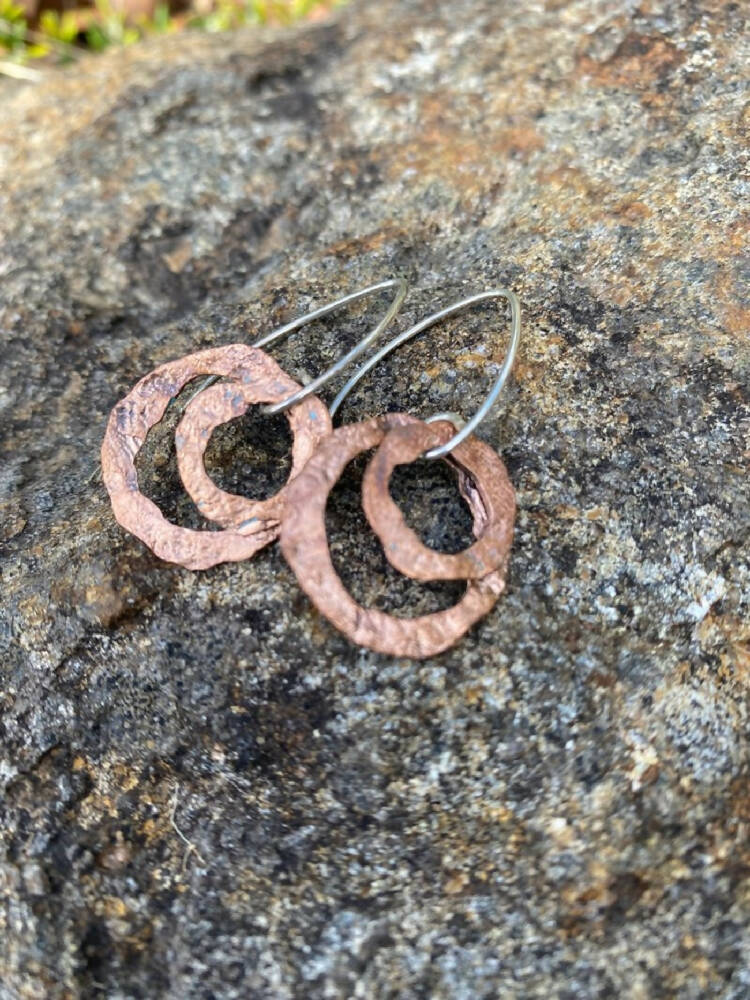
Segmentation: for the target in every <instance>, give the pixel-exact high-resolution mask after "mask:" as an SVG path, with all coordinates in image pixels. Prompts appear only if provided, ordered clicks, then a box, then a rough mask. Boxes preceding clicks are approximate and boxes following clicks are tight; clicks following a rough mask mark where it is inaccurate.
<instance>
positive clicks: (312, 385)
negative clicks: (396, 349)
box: [253, 278, 408, 415]
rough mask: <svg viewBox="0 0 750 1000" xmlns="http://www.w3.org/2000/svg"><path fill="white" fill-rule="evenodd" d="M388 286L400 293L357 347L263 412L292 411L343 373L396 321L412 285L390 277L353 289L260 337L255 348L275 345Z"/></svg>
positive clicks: (266, 407)
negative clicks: (317, 320) (303, 327)
mask: <svg viewBox="0 0 750 1000" xmlns="http://www.w3.org/2000/svg"><path fill="white" fill-rule="evenodd" d="M386 288H395V289H396V294H395V296H394V298H393V301H392V302H391V304H390V306H389V307H388V311H387V312H386V314H385V315H384V316H383V318H382V319H381V320H380V322H379V323H378V324H377V325H376V326H374V327H373V328H372V330H370V332H369V333H368V334H366V335H365V336H364V337H363V338H362V339H361V340H360V341H359V342H358V343H357V344H355V345H354V347H353V348H352V349H351V350H350V351H348V352H347V353H346V354H345V355H344V356H343V357H342V358H339V360H338V361H336V362H335V363H334V364H332V365H331V367H330V368H328V369H326V371H324V372H323V373H322V375H318V377H317V378H314V379H313V380H312V382H309V383H308V384H307V385H305V386H303V387H302V388H301V389H298V390H297V392H295V393H293V394H292V395H291V396H287V398H286V399H282V400H281V401H280V402H278V403H273V404H269V405H268V406H264V407H262V408H261V411H262V412H263V413H266V414H269V415H271V414H274V413H283V412H284V411H285V410H288V409H289V407H290V406H294V405H295V403H299V402H300V400H303V399H305V398H306V397H307V396H310V395H312V393H314V392H315V391H316V390H317V389H319V388H320V387H321V386H322V385H325V383H326V382H328V380H329V379H331V378H333V377H334V375H338V373H339V372H341V371H343V370H344V368H346V367H347V365H349V364H350V363H351V362H352V361H354V360H355V358H358V357H359V356H360V354H362V352H363V351H365V350H366V349H367V348H368V347H369V346H370V344H372V343H373V342H374V341H375V340H377V339H378V337H379V336H380V334H381V333H382V332H383V331H384V330H385V328H386V327H387V326H388V325H389V324H390V322H391V321H392V320H393V317H394V316H395V315H396V313H397V312H398V311H399V309H400V308H401V304H402V302H403V301H404V299H405V298H406V292H407V290H408V285H407V283H406V281H405V280H404V278H389V279H388V280H387V281H379V282H378V283H377V284H375V285H369V286H368V287H367V288H361V289H360V290H359V291H357V292H352V293H351V294H350V295H344V296H342V298H340V299H336V301H335V302H329V303H328V304H327V305H325V306H321V307H320V308H319V309H313V310H312V312H309V313H306V314H305V315H304V316H300V317H298V318H297V319H294V320H292V321H291V322H290V323H286V324H285V325H284V326H280V327H278V329H276V330H272V331H271V332H270V333H267V334H266V335H265V337H261V338H260V340H256V342H255V343H254V344H253V347H265V346H266V345H267V344H272V343H273V342H274V341H276V340H279V339H280V338H281V337H285V336H286V335H287V334H289V333H292V331H293V330H298V329H299V328H300V327H301V326H305V325H306V324H307V323H312V321H313V320H316V319H320V318H321V316H327V315H328V313H331V312H333V311H334V310H336V309H339V308H340V307H341V306H345V305H348V304H349V303H350V302H356V301H357V300H358V299H363V298H364V297H365V296H366V295H369V294H370V293H371V292H379V291H382V290H383V289H386Z"/></svg>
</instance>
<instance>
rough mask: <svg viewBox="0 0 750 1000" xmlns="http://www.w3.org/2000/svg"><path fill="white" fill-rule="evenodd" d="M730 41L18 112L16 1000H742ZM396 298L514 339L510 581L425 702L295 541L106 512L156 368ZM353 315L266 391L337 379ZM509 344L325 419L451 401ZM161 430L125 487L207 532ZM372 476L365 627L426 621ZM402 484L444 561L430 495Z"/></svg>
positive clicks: (749, 675) (342, 540) (3, 952)
mask: <svg viewBox="0 0 750 1000" xmlns="http://www.w3.org/2000/svg"><path fill="white" fill-rule="evenodd" d="M742 18H743V7H742V5H741V4H737V3H721V2H717V0H705V2H701V0H682V2H679V0H678V2H674V3H672V2H663V3H661V4H660V3H659V2H658V0H646V2H645V3H640V4H639V5H636V4H635V3H631V2H625V3H616V2H606V0H580V2H575V3H570V4H566V3H561V2H558V0H549V2H547V3H546V4H545V3H537V4H532V3H511V2H509V0H506V2H496V0H474V2H470V0H452V2H450V3H447V2H446V3H435V2H434V0H403V2H393V0H384V2H379V3H371V4H367V3H361V4H360V5H359V6H354V7H352V8H348V9H344V10H342V11H341V12H340V13H339V14H338V15H337V20H335V21H333V22H331V23H324V24H321V25H314V26H307V27H305V28H303V29H301V30H298V31H295V32H294V33H290V34H287V35H272V34H267V35H266V34H261V33H258V34H256V33H251V34H247V35H245V34H237V35H233V36H230V37H220V38H214V37H199V36H189V37H188V36H183V37H181V38H179V39H177V40H175V39H164V40H162V41H158V42H155V43H154V44H153V45H147V46H143V47H136V48H134V49H132V50H129V51H127V52H123V53H116V54H113V55H108V56H104V57H101V58H96V59H91V60H84V61H82V62H81V63H80V64H79V65H78V66H77V67H75V68H72V69H68V70H65V71H60V72H59V73H55V74H53V75H51V77H50V78H49V79H48V80H47V81H45V82H44V83H42V84H41V85H39V86H36V87H25V86H23V85H15V84H13V85H8V86H5V87H4V89H3V90H2V91H0V101H2V118H3V128H2V131H1V132H0V148H1V149H2V156H3V158H4V163H5V166H4V167H3V168H2V175H1V176H0V219H2V222H1V223H0V228H1V229H2V236H3V242H2V248H1V250H0V275H1V278H0V327H1V329H2V336H3V350H2V360H3V364H2V367H0V385H2V397H1V399H2V406H3V410H2V431H3V433H2V463H0V477H1V481H2V489H3V493H2V505H3V506H2V519H1V522H0V523H1V525H2V534H3V536H4V541H3V554H2V592H1V597H0V600H1V601H2V616H1V618H0V622H1V627H2V632H1V635H2V640H1V641H2V650H1V656H2V663H1V666H0V669H1V670H2V684H1V685H0V688H1V692H0V698H1V699H2V701H1V702H0V704H1V705H2V709H1V711H2V716H1V731H2V737H1V739H2V744H1V746H0V778H1V780H2V783H3V797H2V806H1V808H2V817H1V818H2V838H3V842H4V851H5V853H4V855H3V861H2V869H1V870H2V900H3V905H2V907H1V908H0V942H1V944H0V965H1V966H2V971H1V972H0V981H1V982H2V986H0V996H2V1000H11V998H12V1000H16V998H19V997H20V998H34V1000H37V998H40V997H45V998H46V997H49V998H53V1000H57V998H76V997H99V996H107V997H112V998H131V997H132V998H136V997H138V998H154V997H167V998H170V1000H191V998H201V1000H204V998H205V1000H208V998H210V997H215V998H234V997H237V998H240V997H242V998H248V997H250V998H263V1000H265V998H274V1000H275V998H279V1000H284V998H292V997H294V998H296V997H304V998H311V1000H317V998H321V1000H322V998H349V997H357V998H371V997H377V998H381V997H382V998H386V997H388V998H399V1000H401V998H404V1000H405V998H428V997H429V998H451V1000H455V998H461V1000H464V998H466V1000H474V998H487V1000H489V998H505V997H522V998H535V997H539V998H541V997H544V998H549V997H554V998H556V1000H573V998H575V1000H593V998H600V997H617V998H627V1000H652V998H656V997H658V998H661V997H679V998H680V1000H693V998H695V1000H698V998H701V1000H702V998H706V997H711V998H717V997H718V998H722V1000H744V998H747V997H748V996H749V995H750V971H748V970H750V935H749V934H748V931H747V925H748V917H749V916H750V913H749V912H748V911H749V907H750V879H749V876H750V848H748V831H749V829H750V794H749V793H748V768H749V754H748V736H747V724H748V712H747V707H748V706H747V697H748V686H749V685H750V660H749V657H748V609H747V603H746V601H747V594H748V589H750V588H749V582H750V581H749V576H748V522H749V518H748V499H747V495H748V490H747V457H748V456H747V450H746V449H747V444H746V440H747V439H746V438H744V439H743V436H742V426H741V421H742V419H743V417H746V416H747V413H748V409H747V401H746V400H747V397H746V390H747V383H748V348H747V342H746V339H745V338H746V331H747V325H748V324H747V321H748V311H747V310H748V305H747V300H746V299H743V294H745V293H746V290H747V284H746V283H743V266H744V265H746V261H747V258H746V257H745V258H743V247H744V240H745V238H746V235H747V229H748V224H747V217H746V216H745V217H743V215H742V209H743V205H744V206H746V205H747V186H746V183H745V182H746V179H747V173H746V168H747V163H746V161H744V160H743V153H744V151H746V149H747V145H746V134H743V128H744V127H745V126H746V123H747V118H746V112H745V111H744V109H743V97H742V82H743V79H745V78H746V69H747V61H748V54H747V51H746V50H745V51H743V44H744V42H746V41H747V38H748V33H747V30H746V26H743V23H742ZM743 40H744V42H743ZM743 116H744V117H743ZM743 171H745V172H744V173H743ZM397 272H402V273H404V274H406V275H407V276H408V277H409V278H410V279H411V280H412V281H413V282H414V284H415V290H414V291H413V292H412V294H411V295H410V298H409V300H408V303H407V307H406V308H405V310H404V313H402V316H401V317H400V318H399V320H398V325H401V324H403V323H406V322H408V321H411V320H413V319H414V318H415V317H417V316H419V315H421V314H423V312H424V311H425V310H428V309H430V308H432V307H434V306H437V305H440V304H443V303H447V302H449V301H451V300H452V299H453V298H454V297H455V296H457V295H460V294H464V293H466V292H469V291H474V290H480V289H482V288H484V287H486V286H487V285H490V284H496V283H499V282H506V283H508V284H510V285H511V286H512V287H513V288H515V289H516V290H517V291H518V292H519V293H520V295H521V297H522V300H523V302H524V306H525V331H526V332H525V339H524V342H523V346H522V350H521V357H520V361H519V364H518V368H517V378H516V380H515V382H514V384H513V386H512V387H511V389H510V390H509V391H508V392H507V393H506V394H505V397H504V402H503V405H502V406H500V407H499V408H498V410H497V412H496V413H495V414H494V416H493V418H492V419H491V420H489V421H488V422H487V424H486V425H484V427H483V432H482V433H483V436H484V437H485V439H486V440H488V441H491V442H494V443H496V445H497V446H498V447H499V448H500V450H501V452H502V454H503V456H504V457H505V459H506V461H507V462H508V465H509V468H510V470H511V475H512V478H513V480H514V483H515V485H516V488H517V491H518V500H519V517H518V530H517V534H516V541H515V543H514V549H513V556H512V562H511V572H510V583H509V590H508V593H507V595H506V596H505V597H504V598H503V599H502V600H501V601H500V603H499V605H498V606H497V608H496V609H495V610H494V611H493V612H492V613H491V615H490V616H488V618H487V619H486V620H485V621H484V622H483V623H482V624H480V625H479V626H478V627H477V628H475V629H474V630H473V632H472V633H471V634H470V636H469V637H468V638H467V639H466V640H465V641H464V642H463V643H462V644H461V645H460V646H459V647H458V648H457V649H456V650H454V651H452V652H450V653H447V654H444V655H442V656H440V657H437V658H435V659H434V660H432V661H428V662H425V663H421V664H416V663H413V662H409V661H406V660H393V659H389V658H388V657H382V656H377V655H374V654H370V653H367V652H360V651H358V650H357V649H354V648H352V647H351V646H349V645H348V643H347V642H346V641H345V640H344V639H343V638H342V637H340V636H339V635H338V634H336V633H335V632H334V631H333V630H332V629H331V628H330V627H329V626H328V624H327V622H326V621H325V620H322V619H320V618H319V617H317V616H316V615H315V614H314V613H313V611H312V610H311V608H310V606H309V604H308V602H307V601H306V599H305V598H304V597H303V596H302V595H301V594H300V592H299V590H298V588H297V587H296V585H295V583H294V580H293V578H292V575H291V573H290V572H289V570H288V569H287V568H286V566H285V565H284V563H283V560H282V558H281V556H280V553H279V551H278V547H277V546H273V547H271V548H269V549H268V550H266V551H264V552H262V553H260V554H259V555H258V556H257V557H256V558H255V559H254V560H253V561H252V562H248V563H245V564H242V565H239V566H220V567H217V568H215V569H213V570H210V571H207V572H204V573H190V572H187V571H181V570H179V569H176V568H174V567H173V566H169V565H165V564H162V563H160V562H158V560H156V559H155V558H154V557H153V556H152V555H151V553H149V552H148V551H147V550H146V549H145V548H144V547H143V546H142V545H141V544H140V543H139V542H137V541H136V540H134V539H133V538H131V537H129V536H127V535H125V534H124V533H123V532H122V530H121V529H120V528H119V527H118V526H117V525H116V523H115V522H114V519H113V517H112V515H111V512H110V509H109V505H108V503H107V499H106V496H105V494H104V490H103V488H102V485H101V483H100V482H99V481H98V479H97V461H98V453H99V445H100V442H101V437H102V434H103V432H104V426H105V422H106V418H107V414H108V412H109V410H110V408H111V406H112V405H113V404H114V403H115V401H116V400H117V399H119V398H120V397H121V396H122V395H123V394H124V393H125V392H126V391H127V389H128V388H129V387H130V386H131V385H132V384H133V383H134V382H135V381H136V379H137V378H138V377H139V376H140V375H142V374H143V373H145V372H146V371H148V370H149V369H150V368H152V367H154V366H155V365H157V364H159V363H160V362H162V361H165V360H167V359H169V358H174V357H177V356H179V355H180V354H184V353H187V352H189V351H195V350H197V349H199V348H201V347H205V346H210V345H214V344H223V343H230V342H233V341H237V340H242V339H250V338H251V337H252V336H253V333H254V331H255V330H267V329H269V328H270V327H271V325H272V324H273V323H275V322H278V321H281V320H283V319H286V318H290V317H292V316H294V315H296V314H297V313H298V311H300V310H303V309H307V308H309V307H310V306H311V305H313V304H317V303H320V302H323V301H326V300H327V299H328V298H330V297H332V296H334V295H337V294H340V293H343V292H345V291H348V290H352V289H354V288H355V287H357V286H358V285H361V284H365V283H370V282H372V281H374V280H376V279H378V278H382V277H386V276H388V275H391V274H394V273H397ZM744 277H745V278H746V277H747V275H746V273H745V275H744ZM377 306H378V308H379V307H380V304H379V303H378V304H377ZM374 307H375V303H373V304H372V306H371V307H368V304H367V303H365V304H363V307H362V309H358V310H357V311H356V315H355V317H354V319H351V320H347V321H346V322H339V323H336V322H332V323H331V324H328V325H327V326H326V328H325V329H326V331H327V332H325V334H324V335H320V336H316V337H315V338H314V337H313V336H312V333H313V332H315V331H312V332H311V336H310V337H307V338H306V337H302V336H297V337H294V338H292V339H291V340H290V342H289V343H288V344H287V345H285V346H284V347H281V348H279V349H278V350H274V351H273V354H274V356H275V357H277V358H278V359H279V360H280V362H281V363H282V364H283V365H284V367H285V368H286V370H288V371H289V372H290V374H292V375H293V376H295V377H302V376H304V374H305V372H307V373H308V374H313V373H314V372H316V371H318V370H320V368H321V366H322V365H323V364H324V363H327V362H329V361H330V360H332V358H333V356H334V354H335V351H336V346H337V338H339V337H344V336H346V337H347V338H351V337H352V336H354V334H355V333H356V332H357V331H359V330H364V329H365V324H366V323H367V322H368V319H371V318H372V316H373V315H374ZM384 307H385V303H383V308H384ZM494 315H495V314H493V312H492V311H491V310H490V309H487V310H484V311H481V312H478V313H477V314H476V315H474V316H472V317H469V318H467V319H466V320H465V321H461V322H458V321H457V322H456V323H453V324H449V325H446V326H445V327H441V328H439V329H436V330H434V331H431V332H430V333H429V334H427V335H425V337H424V338H423V339H421V340H420V341H419V342H416V343H414V344H413V345H411V346H410V347H409V348H408V349H404V350H403V351H401V352H399V353H398V354H397V355H395V356H394V357H393V359H392V360H391V359H389V363H388V364H387V365H386V366H385V367H384V368H383V369H382V370H381V371H380V372H379V373H378V376H377V377H372V378H369V379H368V380H367V381H366V382H364V383H363V384H362V387H361V391H359V392H358V394H356V395H355V397H354V398H353V399H352V400H351V402H350V403H349V404H348V406H347V407H346V412H345V413H344V414H343V418H344V419H354V418H356V417H357V416H364V415H370V414H373V413H376V412H378V411H379V410H381V409H391V410H392V409H396V408H398V407H402V408H404V409H410V410H412V411H413V412H416V413H419V414H426V413H428V412H430V411H431V410H433V409H437V410H443V409H455V408H457V407H458V408H461V409H465V410H470V408H471V406H472V405H474V404H475V403H476V402H477V401H479V399H480V398H481V397H482V394H483V392H484V391H485V389H486V386H487V382H488V379H489V377H490V375H491V373H492V372H493V371H494V370H496V365H497V363H498V361H499V359H500V358H501V356H502V351H503V337H504V333H503V330H502V326H501V324H499V323H498V322H496V321H495V319H494V318H493V316H494ZM348 342H351V340H348ZM329 398H330V397H329ZM175 409H176V408H175ZM170 420H171V423H170ZM170 420H167V421H166V425H165V426H161V427H160V428H159V429H158V432H157V433H155V434H153V435H152V437H153V441H152V440H151V439H149V442H148V444H147V446H146V448H145V452H146V454H145V455H144V457H143V461H142V462H141V463H140V466H139V468H140V469H141V475H142V481H143V483H144V488H145V489H147V490H148V491H149V495H151V496H152V497H154V498H155V499H158V500H159V502H160V503H161V504H162V507H163V509H164V510H165V512H167V513H168V514H169V515H170V516H179V517H180V519H181V522H182V523H187V524H196V525H198V524H200V521H199V520H198V519H197V515H195V514H194V513H193V512H192V509H191V505H190V503H189V501H187V500H186V499H185V498H184V496H183V495H182V494H181V492H180V491H179V489H178V484H177V479H176V475H175V469H174V454H173V448H172V446H171V444H170V433H171V430H170V428H173V427H174V423H175V421H176V413H175V412H173V413H172V415H171V416H170ZM288 443H289V442H288V434H287V432H286V430H285V421H284V418H283V417H279V418H274V419H273V420H266V421H264V420H262V419H261V418H259V417H253V418H242V420H240V421H239V422H237V423H236V424H233V425H231V426H230V427H228V428H227V429H226V430H225V431H224V432H222V433H219V432H217V434H216V435H215V440H214V441H213V442H212V445H211V448H210V449H209V457H210V462H211V463H212V464H211V468H212V469H213V470H214V474H215V475H216V478H217V481H220V484H221V485H222V486H223V487H224V488H227V489H232V490H233V491H238V490H241V489H244V490H246V491H247V492H249V493H251V494H252V495H268V494H269V493H270V492H272V490H273V489H274V488H278V486H279V485H280V483H281V482H282V481H283V478H284V475H285V469H286V466H285V465H284V461H285V459H284V455H285V454H286V451H287V449H288ZM361 468H362V466H361V464H360V465H356V466H353V467H352V468H351V471H350V474H349V475H348V477H346V478H345V479H344V480H343V482H342V484H341V486H340V488H338V489H337V491H336V492H335V494H334V495H333V497H332V502H331V505H330V534H331V541H332V547H333V551H334V553H335V556H336V558H337V560H338V564H339V565H340V567H341V572H342V573H343V574H344V575H345V577H346V580H347V581H348V583H349V585H350V586H351V588H352V591H353V593H354V594H355V596H356V597H357V599H358V600H360V601H362V602H370V603H375V604H377V605H378V606H379V607H384V608H392V609H393V608H398V607H399V606H400V605H401V604H402V603H403V604H404V605H408V607H409V608H410V609H411V610H412V611H414V612H418V611H419V612H422V611H425V610H427V609H430V608H437V607H443V606H445V605H446V604H447V603H448V602H449V601H451V600H453V599H454V598H455V594H456V589H455V587H454V585H453V584H445V585H443V584H440V585H434V586H431V585H423V584H419V583H415V582H414V581H410V580H404V579H403V578H400V577H399V576H398V575H397V574H395V572H392V571H391V570H389V569H388V567H387V566H386V564H385V563H384V560H383V557H382V554H381V552H380V550H379V549H378V546H377V544H376V543H375V541H374V539H373V537H372V535H371V534H370V533H368V531H367V529H366V527H365V526H364V524H363V519H362V515H361V513H360V511H359V498H358V484H359V479H358V476H359V475H360V474H361ZM393 488H394V491H395V494H396V496H397V497H399V498H400V501H401V502H402V504H403V503H405V502H407V501H410V502H411V504H412V523H414V524H416V525H417V526H418V527H419V528H420V530H421V532H422V535H423V537H425V538H427V539H429V540H430V541H431V542H432V544H440V545H443V546H444V547H447V548H451V549H453V550H456V549H459V548H460V547H461V546H462V545H463V544H465V543H466V541H467V539H468V537H469V527H470V526H469V523H468V520H469V519H468V516H467V514H466V512H465V510H461V509H460V503H459V501H458V499H457V493H456V490H455V486H454V485H453V484H452V482H451V480H450V478H449V476H448V475H447V473H446V472H445V471H444V470H443V469H441V468H440V467H438V465H435V464H433V465H429V466H427V465H424V464H421V465H417V466H415V467H413V468H412V469H411V470H410V471H407V472H403V473H399V474H398V475H397V476H396V477H394V484H393ZM264 490H265V491H266V492H265V494H264V492H263V491H264ZM460 586H461V585H460V584H459V585H458V588H459V589H460ZM743 595H744V597H743ZM188 842H189V843H188Z"/></svg>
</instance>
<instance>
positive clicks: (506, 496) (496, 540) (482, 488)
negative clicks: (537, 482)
mask: <svg viewBox="0 0 750 1000" xmlns="http://www.w3.org/2000/svg"><path fill="white" fill-rule="evenodd" d="M455 433H456V429H455V427H453V425H452V424H450V423H449V422H448V421H445V420H441V421H438V422H436V423H429V424H423V423H419V424H407V425H406V426H405V427H397V428H395V429H394V430H392V431H389V433H388V434H386V436H385V437H384V439H383V441H382V443H381V445H380V447H379V448H378V450H377V451H376V452H375V454H374V455H373V457H372V459H371V461H370V463H369V465H368V466H367V471H366V472H365V475H364V478H363V480H362V506H363V508H364V511H365V514H366V515H367V520H368V521H369V522H370V526H371V527H372V530H373V531H374V532H375V534H376V535H377V536H378V538H379V539H380V541H381V543H382V545H383V548H384V549H385V554H386V557H387V559H388V561H389V562H390V563H391V565H392V566H394V567H395V568H396V569H397V570H399V571H400V572H401V573H403V574H404V575H405V576H410V577H412V578H413V579H414V580H477V579H480V578H481V577H483V576H487V574H488V573H491V572H492V571H493V570H496V569H497V568H498V567H499V566H502V565H503V564H504V563H505V561H506V560H507V558H508V552H509V550H510V544H511V541H512V540H513V521H514V520H515V516H516V497H515V493H514V491H513V487H512V486H511V484H510V480H509V479H508V473H507V471H506V469H505V466H504V465H503V463H502V461H501V460H500V457H499V456H498V454H497V452H495V451H494V450H493V449H492V448H490V446H489V445H487V444H485V443H484V442H483V441H480V440H479V438H476V437H474V436H473V435H470V436H469V437H468V438H466V439H465V440H464V441H462V442H461V443H460V444H458V445H457V446H456V448H454V450H453V451H452V452H451V453H450V457H449V459H447V460H448V461H450V463H451V464H452V465H454V466H455V467H456V468H457V469H458V473H459V477H458V485H459V489H460V491H461V495H462V496H463V497H464V499H465V500H466V501H467V503H468V504H469V505H470V507H471V508H472V510H473V511H474V512H475V514H474V534H475V536H476V537H477V539H478V540H477V541H476V542H474V544H473V545H471V546H470V547H469V548H467V549H465V550H464V551H463V552H457V553H455V554H453V553H447V552H436V551H435V550H434V549H430V548H428V547H427V546H426V545H424V543H423V542H422V541H421V539H420V538H419V536H418V535H417V533H416V532H415V531H412V529H411V528H410V527H409V526H408V524H407V523H406V521H405V519H404V515H403V514H402V513H401V511H400V510H399V508H398V507H397V505H396V503H395V502H394V500H393V498H392V497H391V495H390V493H389V491H388V483H389V481H390V478H391V475H392V473H393V470H394V468H395V467H396V466H397V465H405V464H406V463H408V462H413V461H414V460H415V459H416V458H418V457H419V456H420V455H422V454H424V452H426V451H428V450H429V449H430V448H437V447H439V446H440V445H441V444H445V442H446V441H448V440H450V438H451V437H453V435H454V434H455ZM477 493H478V497H477V496H476V494H477Z"/></svg>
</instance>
